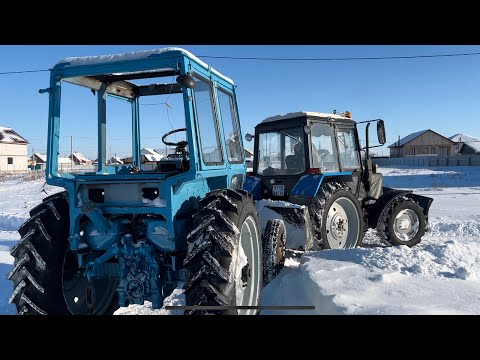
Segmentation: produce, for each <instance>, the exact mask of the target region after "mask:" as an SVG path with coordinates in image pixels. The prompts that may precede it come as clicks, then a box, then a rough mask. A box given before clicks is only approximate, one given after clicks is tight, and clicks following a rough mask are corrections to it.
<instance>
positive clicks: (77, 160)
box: [68, 152, 92, 165]
mask: <svg viewBox="0 0 480 360" xmlns="http://www.w3.org/2000/svg"><path fill="white" fill-rule="evenodd" d="M68 158H69V159H71V160H73V163H74V164H75V165H91V164H92V160H89V159H87V158H86V157H85V156H84V155H83V154H82V153H79V152H76V153H75V152H74V153H72V154H71V155H70V156H69V157H68Z"/></svg>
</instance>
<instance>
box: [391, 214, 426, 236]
mask: <svg viewBox="0 0 480 360" xmlns="http://www.w3.org/2000/svg"><path fill="white" fill-rule="evenodd" d="M419 227H420V222H419V220H418V216H417V214H416V213H415V212H414V211H413V210H410V209H404V210H402V211H400V212H399V213H398V214H397V216H395V219H394V223H393V231H394V233H395V235H396V236H397V238H398V239H400V240H401V241H410V240H412V239H413V238H414V237H415V235H417V233H418V229H419Z"/></svg>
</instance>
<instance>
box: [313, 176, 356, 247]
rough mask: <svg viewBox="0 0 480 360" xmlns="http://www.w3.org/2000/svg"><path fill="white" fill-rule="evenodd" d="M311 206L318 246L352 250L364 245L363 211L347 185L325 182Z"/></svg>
mask: <svg viewBox="0 0 480 360" xmlns="http://www.w3.org/2000/svg"><path fill="white" fill-rule="evenodd" d="M312 208H313V209H312V210H313V214H312V215H313V219H314V224H315V225H314V230H315V235H316V240H317V244H318V245H319V247H321V248H323V249H350V248H354V247H357V246H360V245H361V243H362V239H363V236H364V216H363V210H362V208H361V205H360V203H359V201H358V200H357V199H356V198H355V196H354V195H353V194H352V193H351V192H350V191H348V188H347V187H346V186H345V185H344V184H341V183H336V182H332V183H327V184H324V185H323V186H322V187H321V188H320V191H319V194H318V195H317V197H316V198H315V199H314V201H313V204H312Z"/></svg>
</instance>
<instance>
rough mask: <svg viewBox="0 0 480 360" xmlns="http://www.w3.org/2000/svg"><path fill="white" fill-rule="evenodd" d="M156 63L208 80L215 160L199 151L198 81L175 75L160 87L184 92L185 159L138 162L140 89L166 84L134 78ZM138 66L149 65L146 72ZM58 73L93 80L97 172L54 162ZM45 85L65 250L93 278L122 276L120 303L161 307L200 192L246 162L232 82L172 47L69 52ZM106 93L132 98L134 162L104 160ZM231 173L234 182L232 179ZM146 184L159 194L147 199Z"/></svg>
mask: <svg viewBox="0 0 480 360" xmlns="http://www.w3.org/2000/svg"><path fill="white" fill-rule="evenodd" d="M152 73H156V75H158V76H155V77H162V78H163V79H165V80H162V81H167V82H168V81H170V80H171V79H172V75H174V76H175V77H174V78H176V77H177V76H178V75H186V74H189V75H191V76H192V77H193V78H194V79H195V81H196V82H198V81H202V82H203V83H205V84H206V86H207V87H208V88H209V89H210V91H209V92H210V95H211V108H212V109H213V112H212V113H213V115H212V116H213V122H214V127H215V128H216V129H217V137H218V142H219V147H218V151H219V152H220V155H219V156H220V157H221V159H222V160H221V161H216V162H215V163H211V162H209V161H210V160H206V159H205V158H204V155H203V152H204V150H202V148H201V145H200V144H201V135H202V134H200V126H199V125H198V122H199V121H198V111H199V106H198V104H197V102H196V96H197V95H196V93H195V91H194V90H195V89H192V88H189V87H186V86H184V85H182V84H181V83H175V82H174V83H172V84H167V85H165V86H170V88H168V89H167V91H166V92H165V94H167V93H168V94H169V93H170V92H172V89H176V90H175V91H176V93H178V94H181V95H180V96H181V97H182V98H183V104H184V114H185V126H184V127H185V128H186V134H187V135H186V139H187V141H188V160H186V164H187V165H188V166H186V167H185V168H184V169H183V168H182V169H181V171H178V169H175V170H174V171H170V170H168V171H161V169H160V168H157V170H154V171H143V170H141V166H142V164H141V153H140V150H141V141H140V139H141V137H140V123H141V114H140V111H139V99H140V97H142V96H149V95H158V94H163V93H161V92H158V91H161V90H156V89H158V88H160V89H161V86H164V85H159V86H157V85H158V84H153V85H150V86H140V85H136V84H135V83H134V82H133V80H135V79H150V78H152V76H151V74H152ZM143 74H146V75H145V76H144V77H143V78H142V75H143ZM114 78H115V81H114V80H112V79H114ZM64 82H69V83H73V84H76V85H80V86H84V87H87V88H90V89H91V90H92V92H93V93H94V94H95V95H96V99H95V101H96V103H97V109H98V112H97V119H96V122H97V126H98V127H97V134H96V135H97V136H98V164H99V165H98V168H97V170H96V171H94V172H88V173H75V174H70V173H67V174H65V173H60V172H59V171H58V154H59V138H60V136H61V134H60V120H61V112H60V109H61V94H62V84H63V83H64ZM117 84H120V85H117ZM220 91H221V92H222V95H226V96H228V98H229V99H230V106H231V112H232V117H233V120H232V119H231V118H226V116H227V115H225V114H226V113H227V112H225V111H224V112H223V113H222V111H221V109H220V101H219V100H218V94H219V92H220ZM44 92H47V93H48V94H49V115H48V152H47V153H48V155H47V167H46V180H47V183H48V184H50V185H55V186H60V187H63V188H65V189H66V190H67V192H68V200H69V208H70V234H69V235H70V237H69V241H70V250H71V251H72V252H73V253H74V254H75V255H76V257H77V259H78V264H79V267H80V268H82V269H85V276H87V277H88V278H89V279H93V278H105V277H107V278H113V279H117V280H119V283H120V285H119V287H118V289H117V291H118V294H119V304H120V305H121V306H127V305H128V304H143V301H145V300H150V301H152V304H153V308H159V307H161V306H162V303H163V299H164V298H165V297H166V296H168V295H169V293H170V292H171V291H172V290H173V289H174V288H175V286H176V283H177V282H178V281H180V280H183V278H184V275H183V270H182V268H181V266H180V265H181V264H182V261H178V258H179V256H180V257H181V254H182V253H184V252H185V250H186V235H187V233H188V231H189V230H190V221H191V216H192V213H193V212H194V211H196V210H197V209H198V207H199V200H201V199H202V198H204V197H205V196H206V194H207V193H208V192H210V191H213V190H216V189H222V188H235V187H238V183H239V179H240V180H241V182H240V183H243V182H244V179H245V172H246V164H245V157H244V156H243V153H244V148H243V142H242V133H241V129H240V120H239V115H238V109H237V102H236V94H235V85H234V83H233V82H232V81H231V80H230V79H228V78H226V77H225V76H223V75H221V74H220V73H218V72H217V71H215V70H214V69H212V68H211V67H210V66H208V65H206V64H205V63H203V62H202V61H200V60H199V59H198V58H196V57H195V56H193V55H192V54H190V53H189V52H187V51H185V50H182V49H178V48H175V49H164V50H155V51H150V52H148V51H147V52H144V53H132V54H126V55H121V56H117V55H114V56H110V57H88V58H78V59H65V60H63V61H61V62H59V63H58V64H57V65H56V66H55V67H54V68H53V69H52V70H51V74H50V88H49V89H47V91H44ZM112 96H113V97H115V98H117V99H121V100H124V101H126V102H128V103H130V104H131V112H132V115H131V119H132V127H131V133H132V159H133V163H132V164H131V165H115V166H112V165H108V164H107V163H106V111H107V109H106V107H107V103H106V98H107V97H112ZM222 114H224V115H223V116H224V117H225V118H222ZM63 121H65V119H64V120H63ZM232 121H233V122H236V128H237V129H236V134H234V136H233V137H232V134H225V133H224V125H223V124H224V122H232ZM230 126H231V125H230ZM182 127H183V126H182ZM62 135H63V134H62ZM210 135H211V134H208V136H210ZM203 136H206V134H203ZM232 139H236V140H232ZM232 141H233V142H235V141H238V144H237V145H235V144H234V146H237V147H238V148H239V149H240V151H241V154H242V155H241V156H240V158H238V157H237V158H235V159H234V160H233V159H230V158H231V156H230V153H229V151H230V148H229V146H231V145H232V144H231V143H232ZM182 154H183V155H182V156H187V155H185V153H182ZM182 159H187V158H186V157H182ZM233 178H235V184H232V179H233ZM246 182H248V180H247V181H246ZM145 189H150V190H148V193H149V194H150V195H145V192H146V191H147V190H145ZM152 194H154V195H155V197H154V198H153V200H152V199H151V197H152Z"/></svg>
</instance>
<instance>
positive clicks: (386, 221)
mask: <svg viewBox="0 0 480 360" xmlns="http://www.w3.org/2000/svg"><path fill="white" fill-rule="evenodd" d="M425 228H426V221H425V215H424V214H423V210H422V208H421V207H420V205H418V204H417V203H416V202H415V201H413V200H412V199H410V198H408V197H406V196H399V197H397V198H395V199H394V200H393V201H392V202H391V203H390V204H389V205H388V206H387V207H385V209H383V211H382V214H381V215H380V219H379V220H378V224H377V235H378V236H379V237H380V238H381V239H383V240H385V241H387V242H388V243H390V244H392V245H406V246H410V247H411V246H414V245H416V244H418V243H419V242H420V241H421V240H422V236H423V235H424V234H425Z"/></svg>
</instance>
